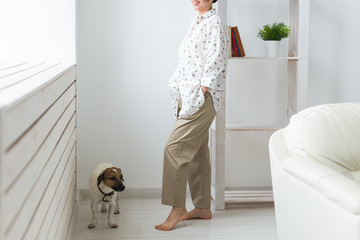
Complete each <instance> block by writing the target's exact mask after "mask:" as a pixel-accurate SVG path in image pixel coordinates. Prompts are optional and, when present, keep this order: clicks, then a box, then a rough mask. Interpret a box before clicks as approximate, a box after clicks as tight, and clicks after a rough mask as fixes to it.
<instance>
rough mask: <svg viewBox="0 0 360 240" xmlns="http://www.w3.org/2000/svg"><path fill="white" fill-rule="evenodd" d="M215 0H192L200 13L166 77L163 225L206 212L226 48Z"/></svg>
mask: <svg viewBox="0 0 360 240" xmlns="http://www.w3.org/2000/svg"><path fill="white" fill-rule="evenodd" d="M216 1H217V0H192V4H193V6H194V9H195V10H197V11H198V12H199V15H198V16H197V17H195V18H194V19H193V20H192V22H191V26H190V28H189V30H188V31H187V33H186V35H185V38H184V40H183V41H182V43H181V45H180V47H179V63H178V66H177V69H176V71H175V72H174V74H173V75H172V76H171V79H170V81H169V87H170V92H171V95H172V98H173V101H172V104H173V107H174V113H175V117H176V122H175V127H174V129H173V131H172V133H171V135H170V137H169V140H168V142H167V143H166V146H165V151H164V169H163V188H162V204H165V205H169V206H172V210H171V212H170V214H169V216H168V218H167V219H166V220H165V222H164V223H162V224H160V225H156V226H155V228H156V229H159V230H162V231H168V230H170V229H172V228H173V227H174V226H175V225H176V224H177V223H178V222H179V221H182V220H185V219H191V218H201V219H210V218H211V211H210V204H211V196H210V188H211V170H210V159H209V148H208V138H209V134H208V133H209V127H210V125H211V123H212V121H213V119H214V117H215V115H216V112H217V111H218V110H219V108H220V105H221V101H222V98H223V94H224V85H225V84H224V83H225V77H226V66H227V56H228V49H229V39H228V33H227V28H226V26H224V25H223V24H222V22H221V19H220V18H219V16H218V15H216V11H215V9H212V3H215V2H216ZM187 181H188V182H189V188H190V193H191V198H192V201H193V204H194V206H195V209H194V210H192V211H190V212H187V210H186V208H185V201H186V185H187Z"/></svg>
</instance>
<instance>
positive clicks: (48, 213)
mask: <svg viewBox="0 0 360 240" xmlns="http://www.w3.org/2000/svg"><path fill="white" fill-rule="evenodd" d="M75 138H76V131H73V133H72V136H71V139H70V141H69V143H68V144H67V146H66V149H65V151H64V154H63V156H62V158H61V160H60V162H59V165H58V166H57V168H56V169H55V173H54V175H53V177H52V179H51V181H50V182H49V185H48V190H47V193H46V195H44V196H43V197H42V199H41V202H40V204H39V207H38V209H37V210H36V212H35V214H34V217H33V221H35V222H37V223H39V224H31V225H30V226H29V227H28V229H27V232H26V233H25V239H36V238H37V235H38V234H39V231H40V229H41V228H42V229H49V226H50V223H51V221H52V219H53V217H54V214H53V212H54V207H51V206H55V205H56V203H54V202H56V201H57V200H58V198H59V197H58V194H60V191H56V190H57V187H58V188H59V186H58V185H59V181H60V178H61V174H62V173H63V169H64V168H65V165H66V164H68V158H69V156H70V159H72V155H74V154H75V149H76V148H75V145H74V143H75Z"/></svg>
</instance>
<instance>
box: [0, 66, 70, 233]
mask: <svg viewBox="0 0 360 240" xmlns="http://www.w3.org/2000/svg"><path fill="white" fill-rule="evenodd" d="M75 71H76V69H75V67H74V66H71V65H64V64H56V63H39V62H10V63H8V62H3V63H0V173H1V174H0V238H1V239H23V238H25V239H38V236H40V234H41V231H42V229H46V231H45V237H46V236H47V234H48V233H50V235H51V236H52V237H54V238H52V239H55V237H56V238H57V239H64V238H65V235H66V233H67V228H68V224H69V221H70V216H71V213H72V209H73V207H74V203H75V196H76V195H75V191H76V189H75V186H76V183H75V181H76V177H75V173H76V82H75ZM48 223H49V224H48ZM52 224H54V226H55V225H56V227H52V226H53V225H52ZM58 237H61V238H58ZM44 239H45V238H44Z"/></svg>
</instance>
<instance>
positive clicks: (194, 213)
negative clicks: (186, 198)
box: [188, 208, 211, 219]
mask: <svg viewBox="0 0 360 240" xmlns="http://www.w3.org/2000/svg"><path fill="white" fill-rule="evenodd" d="M194 218H200V219H211V210H210V209H209V208H194V209H193V210H191V211H190V212H189V213H188V219H194Z"/></svg>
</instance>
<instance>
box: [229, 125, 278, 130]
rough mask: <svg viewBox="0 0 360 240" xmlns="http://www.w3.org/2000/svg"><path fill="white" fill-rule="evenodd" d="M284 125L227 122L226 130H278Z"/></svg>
mask: <svg viewBox="0 0 360 240" xmlns="http://www.w3.org/2000/svg"><path fill="white" fill-rule="evenodd" d="M283 127H284V126H283V125H255V124H226V126H225V131H277V130H279V129H280V128H283Z"/></svg>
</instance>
